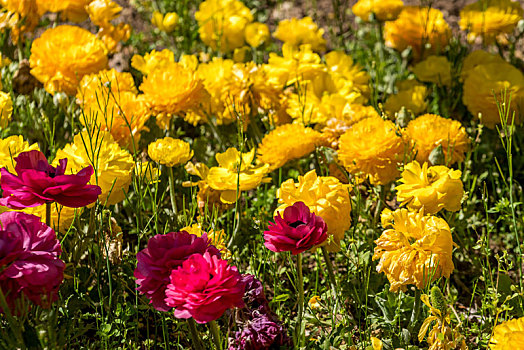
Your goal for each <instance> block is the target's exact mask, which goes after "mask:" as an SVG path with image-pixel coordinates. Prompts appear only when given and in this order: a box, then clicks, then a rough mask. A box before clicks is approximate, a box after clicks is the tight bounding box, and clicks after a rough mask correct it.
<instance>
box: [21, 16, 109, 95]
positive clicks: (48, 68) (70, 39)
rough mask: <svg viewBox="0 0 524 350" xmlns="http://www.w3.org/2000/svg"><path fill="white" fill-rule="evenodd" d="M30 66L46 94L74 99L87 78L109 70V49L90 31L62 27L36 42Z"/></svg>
mask: <svg viewBox="0 0 524 350" xmlns="http://www.w3.org/2000/svg"><path fill="white" fill-rule="evenodd" d="M29 63H30V65H31V74H32V75H33V76H34V77H35V78H36V79H38V80H39V81H40V82H41V83H42V84H44V87H45V89H46V91H47V92H49V93H51V94H54V93H55V92H59V91H62V92H65V93H67V94H68V95H70V96H73V95H75V94H76V90H77V87H78V84H79V82H80V80H81V79H82V78H83V76H84V75H87V74H92V73H96V72H98V71H100V70H102V69H105V68H106V67H107V56H106V48H105V46H104V44H103V43H102V41H100V40H99V39H97V38H96V36H95V35H94V34H91V33H90V32H88V31H87V30H85V29H82V28H80V27H74V26H70V25H61V26H58V27H56V28H51V29H48V30H46V31H45V32H44V33H43V34H42V35H41V36H40V37H39V38H38V39H36V40H35V41H33V45H32V46H31V57H30V58H29Z"/></svg>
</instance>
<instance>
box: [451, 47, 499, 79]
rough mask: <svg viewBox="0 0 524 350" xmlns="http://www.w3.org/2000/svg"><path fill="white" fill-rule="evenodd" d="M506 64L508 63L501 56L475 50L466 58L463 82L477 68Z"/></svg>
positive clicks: (462, 76)
mask: <svg viewBox="0 0 524 350" xmlns="http://www.w3.org/2000/svg"><path fill="white" fill-rule="evenodd" d="M505 62H506V61H504V59H503V58H502V57H501V56H500V55H497V54H494V53H489V52H486V51H484V50H475V51H472V52H471V53H469V54H468V55H467V56H466V58H464V62H462V70H461V72H460V76H461V78H462V80H466V78H467V77H468V76H469V73H471V72H473V69H474V68H475V67H477V66H480V65H485V64H490V63H505Z"/></svg>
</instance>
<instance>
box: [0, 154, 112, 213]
mask: <svg viewBox="0 0 524 350" xmlns="http://www.w3.org/2000/svg"><path fill="white" fill-rule="evenodd" d="M15 161H16V166H15V171H16V173H17V175H13V174H11V173H10V172H9V171H7V169H6V168H2V169H0V173H1V174H2V177H1V178H0V185H1V186H2V190H3V197H4V198H2V199H0V205H3V206H6V207H8V208H12V209H23V208H27V207H36V206H39V205H42V204H46V203H52V202H56V203H58V204H61V205H63V206H66V207H71V208H80V207H84V206H86V205H88V204H91V203H93V202H94V201H96V200H97V198H98V195H99V194H100V193H102V190H101V189H100V187H98V186H95V185H88V184H87V183H88V182H89V180H90V179H91V175H93V167H92V166H88V167H86V168H84V169H82V170H80V171H79V172H78V173H77V174H71V175H65V171H66V167H67V159H65V158H64V159H60V161H59V165H58V166H57V167H53V166H51V165H49V162H48V161H47V159H46V157H45V156H44V154H43V153H42V152H40V151H29V152H23V153H20V154H19V155H18V157H16V158H15Z"/></svg>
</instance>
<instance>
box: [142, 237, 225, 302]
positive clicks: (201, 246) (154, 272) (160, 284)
mask: <svg viewBox="0 0 524 350" xmlns="http://www.w3.org/2000/svg"><path fill="white" fill-rule="evenodd" d="M205 252H209V253H210V254H211V255H217V256H220V252H219V251H218V249H217V248H216V247H215V246H214V245H211V240H210V239H208V238H207V234H206V233H204V234H202V236H201V237H198V236H196V235H192V234H189V233H187V232H185V231H182V232H170V233H167V234H165V235H155V236H154V237H151V238H150V239H149V241H148V243H147V248H145V249H143V250H141V251H140V252H138V254H137V255H136V259H137V260H138V263H137V265H136V269H135V273H134V275H135V278H136V283H137V284H138V285H139V286H138V288H137V289H138V290H139V291H140V292H141V293H142V294H145V295H146V296H147V297H148V298H149V299H150V300H151V303H152V304H153V307H154V308H155V309H157V310H159V311H169V309H170V307H169V306H167V304H166V302H165V300H164V299H165V298H166V288H167V285H168V284H169V276H170V274H171V271H172V270H174V269H176V268H178V267H179V266H182V263H183V262H184V261H185V260H186V259H187V258H189V257H190V256H191V255H193V254H195V253H198V254H204V253H205Z"/></svg>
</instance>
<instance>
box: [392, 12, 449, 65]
mask: <svg viewBox="0 0 524 350" xmlns="http://www.w3.org/2000/svg"><path fill="white" fill-rule="evenodd" d="M450 38H451V29H450V28H449V25H448V24H447V23H446V20H444V15H443V14H442V12H441V11H440V10H437V9H435V8H428V7H419V6H406V7H404V9H403V10H402V12H401V13H400V15H399V16H398V18H397V19H396V20H395V21H389V22H386V24H385V26H384V39H385V40H386V44H387V45H388V46H390V47H392V48H394V49H396V50H398V51H403V50H405V49H406V48H408V47H411V48H412V49H413V56H414V58H415V59H416V60H418V59H421V58H423V57H425V56H426V55H430V54H438V53H439V52H442V51H444V48H445V47H446V45H447V44H448V40H449V39H450ZM428 46H429V47H428Z"/></svg>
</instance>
